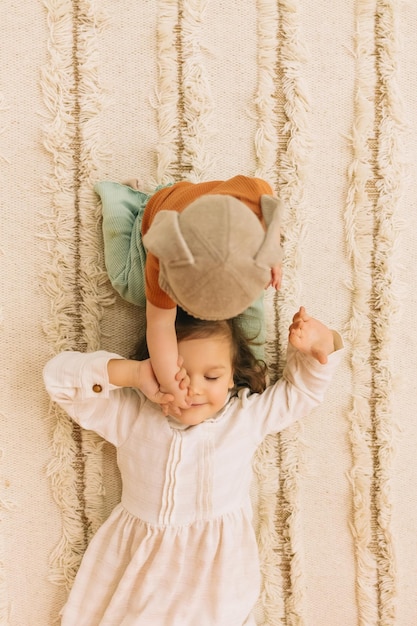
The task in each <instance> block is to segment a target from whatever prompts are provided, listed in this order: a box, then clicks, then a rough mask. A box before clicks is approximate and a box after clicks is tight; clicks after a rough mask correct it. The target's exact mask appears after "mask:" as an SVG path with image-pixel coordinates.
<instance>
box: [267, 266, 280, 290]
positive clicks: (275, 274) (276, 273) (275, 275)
mask: <svg viewBox="0 0 417 626" xmlns="http://www.w3.org/2000/svg"><path fill="white" fill-rule="evenodd" d="M281 282H282V265H276V266H275V267H271V280H270V282H269V284H268V285H267V287H273V288H274V289H280V288H281Z"/></svg>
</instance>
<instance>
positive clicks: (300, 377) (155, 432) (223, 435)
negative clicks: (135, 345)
mask: <svg viewBox="0 0 417 626" xmlns="http://www.w3.org/2000/svg"><path fill="white" fill-rule="evenodd" d="M336 337H338V336H337V335H336ZM339 340H340V338H339ZM111 358H121V357H119V356H118V355H116V354H111V353H108V352H103V351H100V352H95V353H88V354H81V353H77V352H63V353H61V354H59V355H58V356H56V357H54V358H53V359H52V360H51V361H49V363H48V364H47V365H46V367H45V370H44V379H45V384H46V388H47V390H48V392H49V394H50V395H51V397H52V399H53V400H55V401H56V402H57V403H58V404H60V405H61V406H62V407H63V408H64V409H65V410H66V411H67V412H68V413H69V415H71V417H72V418H73V419H74V420H75V421H77V422H78V423H79V424H80V425H81V426H82V427H84V428H86V429H89V430H94V431H96V432H97V433H99V434H100V435H101V436H102V437H103V438H104V439H106V440H107V441H109V442H111V443H113V444H114V445H115V446H116V447H117V459H118V466H119V468H120V472H121V477H122V485H123V488H122V496H121V503H120V504H118V505H117V506H116V508H115V509H114V511H113V512H112V513H111V515H110V517H109V518H108V519H107V521H105V522H104V524H103V525H102V526H101V528H100V529H99V530H98V531H97V533H96V534H95V536H94V537H93V539H92V541H91V542H90V544H89V546H88V549H87V551H86V553H85V555H84V558H83V560H82V563H81V566H80V569H79V571H78V574H77V576H76V579H75V582H74V585H73V588H72V590H71V593H70V595H69V598H68V601H67V603H66V605H65V607H64V608H63V611H62V622H61V624H62V626H243V625H245V626H249V625H254V624H255V620H254V617H253V608H254V605H255V603H256V601H257V598H258V594H259V583H260V576H259V562H258V550H257V543H256V538H255V534H254V530H253V526H252V523H251V520H252V511H251V503H250V497H249V488H250V482H251V471H252V470H251V461H252V457H253V454H254V452H255V451H256V448H257V446H258V445H259V444H260V443H261V441H262V439H263V438H264V437H265V435H267V434H268V433H271V432H277V431H280V430H282V429H283V428H286V427H287V426H289V425H290V424H291V423H292V422H294V420H296V419H298V418H301V417H303V416H305V415H306V414H308V413H309V412H310V411H311V409H312V408H313V407H314V406H316V405H317V404H319V403H320V402H321V400H322V398H323V395H324V393H325V390H326V388H327V386H328V384H329V382H330V380H331V377H332V374H333V372H334V370H335V367H336V366H337V364H338V362H339V359H340V352H334V353H333V354H332V355H330V358H329V362H328V364H327V365H320V364H319V363H318V362H316V361H314V360H312V359H310V358H306V357H304V356H303V355H301V354H300V353H299V352H297V351H295V350H293V349H292V348H291V346H290V347H289V351H288V359H287V366H286V370H285V372H284V376H283V378H282V379H281V380H280V381H278V383H277V384H276V385H274V386H271V387H269V388H268V389H267V390H266V391H265V392H264V393H263V394H252V395H250V394H249V393H248V391H247V390H243V391H240V392H239V395H238V396H235V397H231V398H230V399H229V400H228V402H227V404H226V405H225V407H224V408H223V409H222V410H221V411H220V412H219V413H217V414H216V415H215V416H213V418H210V419H208V420H206V421H205V422H203V423H202V424H199V425H197V426H191V427H184V426H182V425H180V424H178V423H177V422H175V421H174V420H173V419H171V418H166V417H164V416H163V415H162V413H161V411H160V409H159V407H158V406H156V405H154V404H152V403H151V402H150V401H149V400H147V399H146V398H145V397H144V396H143V395H142V394H141V393H140V392H139V391H137V390H134V389H131V388H119V387H115V386H113V385H111V384H109V382H108V376H107V362H108V361H109V359H111ZM95 385H100V386H101V389H102V390H101V391H100V392H98V393H97V392H95V391H93V386H95ZM95 388H96V389H97V387H95Z"/></svg>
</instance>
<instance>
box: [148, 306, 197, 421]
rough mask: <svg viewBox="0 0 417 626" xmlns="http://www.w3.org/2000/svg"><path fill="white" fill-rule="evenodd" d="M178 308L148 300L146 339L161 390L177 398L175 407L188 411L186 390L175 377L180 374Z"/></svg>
mask: <svg viewBox="0 0 417 626" xmlns="http://www.w3.org/2000/svg"><path fill="white" fill-rule="evenodd" d="M176 314H177V309H176V307H175V308H173V309H160V308H159V307H156V306H155V305H153V304H151V303H150V302H149V301H148V302H147V303H146V327H147V330H146V340H147V344H148V350H149V356H150V358H151V363H152V369H153V371H154V372H155V376H156V379H157V380H158V383H159V387H160V390H161V391H162V392H165V393H170V394H172V395H173V396H174V405H175V406H177V407H178V408H180V409H181V408H182V409H186V408H188V404H187V402H186V397H187V391H188V390H187V389H182V388H181V387H180V385H179V382H178V379H177V377H176V375H177V373H178V344H177V336H176V334H175V318H176Z"/></svg>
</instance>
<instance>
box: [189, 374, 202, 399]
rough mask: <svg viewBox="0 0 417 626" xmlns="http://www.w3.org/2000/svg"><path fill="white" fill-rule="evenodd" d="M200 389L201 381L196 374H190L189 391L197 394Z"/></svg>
mask: <svg viewBox="0 0 417 626" xmlns="http://www.w3.org/2000/svg"><path fill="white" fill-rule="evenodd" d="M200 390H201V381H199V379H198V377H197V376H190V391H191V393H192V394H193V395H194V396H197V395H198V394H199V393H200Z"/></svg>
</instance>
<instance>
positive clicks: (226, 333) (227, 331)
mask: <svg viewBox="0 0 417 626" xmlns="http://www.w3.org/2000/svg"><path fill="white" fill-rule="evenodd" d="M175 330H176V334H177V339H178V341H185V340H187V339H206V338H208V337H223V338H224V339H225V340H227V341H229V342H230V347H231V352H232V369H233V380H234V383H235V390H236V391H237V390H238V389H239V388H241V387H247V388H249V390H250V391H251V393H262V391H264V390H265V388H266V380H267V378H266V376H267V367H266V364H265V363H264V361H261V360H259V359H256V357H255V356H254V354H253V352H252V350H251V348H250V346H251V341H250V340H249V339H248V338H247V337H246V336H245V334H244V333H243V331H242V329H241V327H240V326H239V324H238V323H237V321H236V319H235V318H233V319H229V320H220V321H211V320H210V321H208V320H200V319H197V318H195V317H192V316H191V315H188V313H186V312H185V311H183V310H182V309H180V307H177V317H176V321H175ZM148 357H149V352H148V349H147V345H146V339H145V338H143V339H142V340H141V341H140V342H139V343H138V345H137V346H136V350H135V352H134V354H133V355H132V356H131V358H132V359H136V360H139V361H142V360H144V359H147V358H148Z"/></svg>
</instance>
